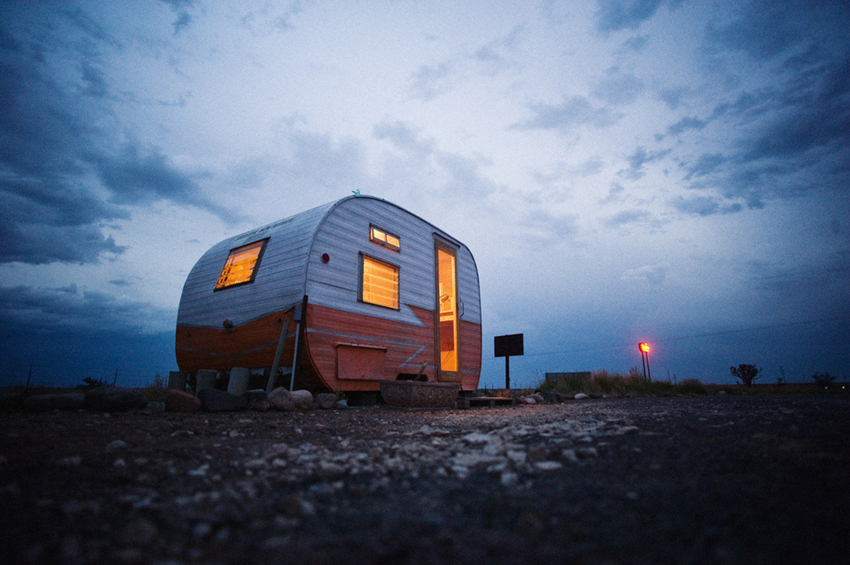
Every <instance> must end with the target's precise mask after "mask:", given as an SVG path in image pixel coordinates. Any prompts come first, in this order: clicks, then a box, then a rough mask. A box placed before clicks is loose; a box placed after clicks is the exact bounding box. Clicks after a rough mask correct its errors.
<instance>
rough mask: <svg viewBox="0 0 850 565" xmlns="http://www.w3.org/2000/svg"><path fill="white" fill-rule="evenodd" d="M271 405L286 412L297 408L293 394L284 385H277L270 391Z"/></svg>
mask: <svg viewBox="0 0 850 565" xmlns="http://www.w3.org/2000/svg"><path fill="white" fill-rule="evenodd" d="M269 405H271V407H272V408H274V409H275V410H284V411H286V412H292V411H293V410H295V403H294V402H293V401H292V394H291V393H290V392H289V390H288V389H286V388H284V387H282V386H279V387H277V388H276V389H274V390H273V391H271V392H270V393H269Z"/></svg>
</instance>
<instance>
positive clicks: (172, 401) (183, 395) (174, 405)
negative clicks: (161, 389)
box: [165, 390, 201, 413]
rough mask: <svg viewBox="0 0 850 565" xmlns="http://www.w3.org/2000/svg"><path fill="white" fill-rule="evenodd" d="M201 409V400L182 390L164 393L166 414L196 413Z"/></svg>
mask: <svg viewBox="0 0 850 565" xmlns="http://www.w3.org/2000/svg"><path fill="white" fill-rule="evenodd" d="M200 409H201V399H200V398H198V397H196V396H195V395H193V394H189V393H188V392H183V391H182V390H168V391H166V392H165V411H166V412H189V413H191V412H197V411H199V410H200Z"/></svg>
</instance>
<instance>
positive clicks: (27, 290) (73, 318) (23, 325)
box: [0, 284, 176, 386]
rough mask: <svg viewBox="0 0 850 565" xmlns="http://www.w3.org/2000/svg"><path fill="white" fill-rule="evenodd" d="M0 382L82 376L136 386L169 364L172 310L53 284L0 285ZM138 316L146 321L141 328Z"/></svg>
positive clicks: (66, 380) (63, 381) (65, 380)
mask: <svg viewBox="0 0 850 565" xmlns="http://www.w3.org/2000/svg"><path fill="white" fill-rule="evenodd" d="M0 317H2V320H3V325H2V327H0V350H2V351H3V352H4V354H5V357H4V363H5V367H6V368H5V370H4V372H3V374H2V375H0V383H2V384H3V385H20V384H23V383H25V382H27V379H28V378H29V377H30V376H31V377H32V381H33V384H36V385H52V386H56V385H64V386H68V385H72V384H76V383H79V382H80V381H81V380H82V379H83V378H84V377H86V376H89V377H95V378H99V379H107V378H108V379H109V382H110V383H111V382H112V380H113V379H114V378H115V376H116V375H115V371H116V369H120V371H119V373H118V375H117V378H118V384H120V385H124V386H144V385H145V384H147V383H149V382H150V380H151V379H152V378H153V376H154V374H155V373H156V372H158V371H159V372H162V371H168V370H171V369H173V368H174V367H176V362H175V360H174V329H173V326H171V323H172V321H173V320H174V317H175V314H174V312H167V311H163V310H160V309H157V308H155V307H153V306H151V305H150V304H147V303H144V302H134V301H123V300H118V299H116V298H114V297H112V296H110V295H108V294H105V293H101V292H87V291H84V290H82V289H80V288H79V287H78V286H77V285H76V284H71V285H68V286H65V287H61V288H34V287H31V286H14V287H4V288H0ZM141 321H144V322H145V323H146V324H147V325H148V326H154V327H143V326H142V325H141Z"/></svg>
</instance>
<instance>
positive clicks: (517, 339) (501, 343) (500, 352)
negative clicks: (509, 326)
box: [493, 334, 522, 357]
mask: <svg viewBox="0 0 850 565" xmlns="http://www.w3.org/2000/svg"><path fill="white" fill-rule="evenodd" d="M493 345H494V348H495V350H496V355H495V356H496V357H513V356H514V355H522V334H513V335H497V336H496V337H495V338H494V342H493Z"/></svg>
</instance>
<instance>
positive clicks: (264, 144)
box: [0, 0, 850, 387]
mask: <svg viewBox="0 0 850 565" xmlns="http://www.w3.org/2000/svg"><path fill="white" fill-rule="evenodd" d="M0 65H2V71H0V206H2V211H3V222H2V223H0V279H1V280H2V282H0V286H2V292H0V317H2V322H3V325H2V330H0V352H2V356H3V359H2V366H0V369H2V372H0V384H23V383H24V382H26V379H27V376H28V374H29V371H30V369H31V368H32V382H33V383H34V384H67V385H73V384H76V383H79V382H80V381H81V380H82V379H83V378H84V377H87V376H88V377H92V378H98V379H104V380H108V381H109V382H112V380H113V379H114V378H115V371H116V370H117V371H118V377H117V382H118V384H124V385H128V386H137V385H144V384H146V383H147V382H149V381H150V380H152V378H153V375H154V374H155V373H157V372H159V373H161V374H167V372H168V371H169V370H176V369H177V365H176V361H175V358H174V331H175V323H176V317H177V307H178V304H179V301H180V294H181V291H182V287H183V283H184V281H185V279H186V276H187V275H188V273H189V271H190V269H191V268H192V266H193V265H194V264H195V262H196V261H197V260H198V259H199V258H200V256H201V255H202V254H203V253H204V252H205V251H206V250H207V249H209V248H210V247H211V246H212V245H214V244H215V243H217V242H219V241H221V240H222V239H225V238H227V237H230V236H232V235H236V234H239V233H241V232H244V231H247V230H249V229H251V228H254V227H257V226H260V225H263V224H266V223H269V222H272V221H275V220H278V219H281V218H285V217H287V216H290V215H293V214H296V213H299V212H302V211H304V210H307V209H309V208H313V207H315V206H318V205H321V204H325V203H327V202H331V201H334V200H338V199H340V198H343V197H345V196H349V195H351V193H352V191H355V190H359V191H360V192H361V193H363V194H369V195H373V196H377V197H380V198H384V199H387V200H389V201H391V202H393V203H396V204H398V205H400V206H402V207H403V208H405V209H407V210H410V211H411V212H413V213H415V214H417V215H419V216H421V217H422V218H425V219H426V220H428V221H430V222H431V223H433V224H435V225H436V226H438V227H440V228H441V229H443V230H445V231H446V232H448V233H450V234H452V235H453V236H455V237H457V238H458V239H459V240H460V241H462V242H464V243H465V244H466V245H467V246H468V247H469V248H470V250H471V251H472V253H473V255H474V256H475V259H476V262H477V265H478V271H479V276H480V282H481V301H482V310H483V332H484V354H483V370H482V376H481V386H482V387H483V386H503V385H504V360H503V359H495V358H494V357H493V337H494V336H497V335H503V334H512V333H523V334H524V336H525V340H524V341H525V355H524V356H523V357H516V358H512V359H511V377H512V379H511V381H512V383H511V384H512V385H513V386H516V387H521V386H534V384H536V383H537V382H538V381H539V380H540V379H542V377H543V373H545V372H552V371H585V370H598V369H603V368H604V369H607V370H608V371H618V372H624V373H625V372H628V370H629V368H630V367H635V366H640V364H641V361H640V355H639V352H638V349H637V344H638V342H640V341H647V342H649V343H650V344H651V346H652V351H651V353H650V367H651V370H652V376H653V377H654V378H656V379H667V378H668V376H669V377H670V378H671V379H673V378H676V379H677V380H679V381H680V380H682V379H686V378H697V379H700V380H702V381H705V382H717V383H725V382H733V379H732V378H731V376H730V373H729V367H730V365H738V364H739V363H752V364H755V365H757V366H758V367H762V368H763V369H764V372H763V375H764V377H763V379H762V381H760V382H768V383H772V382H776V380H777V379H778V378H779V377H781V376H782V375H783V372H784V375H785V377H786V379H787V380H788V381H789V382H811V379H810V376H811V375H812V374H813V373H814V372H829V373H830V374H831V375H834V376H838V377H839V378H840V379H846V378H850V331H848V326H850V192H849V191H848V187H850V5H848V3H847V2H846V1H838V0H836V1H834V2H829V1H821V2H812V1H811V0H804V1H799V2H788V1H777V0H772V1H764V2H745V1H734V2H732V1H722V2H710V1H705V0H699V1H687V0H679V1H676V0H671V1H664V0H635V1H616V0H598V1H577V0H571V1H562V2H558V1H554V0H552V1H537V2H535V1H518V2H507V1H504V2H501V1H493V0H489V1H475V0H464V1H463V2H457V1H453V0H452V1H449V0H445V1H431V0H388V1H380V0H362V1H342V0H340V1H309V0H303V1H293V2H286V1H280V2H252V1H246V0H239V1H224V0H221V1H219V0H216V1H202V0H166V1H155V0H148V1H138V2H115V1H99V2H97V1H90V2H86V1H75V0H56V1H39V2H33V1H30V0H19V1H14V0H12V1H9V0H6V1H3V2H2V6H0Z"/></svg>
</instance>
